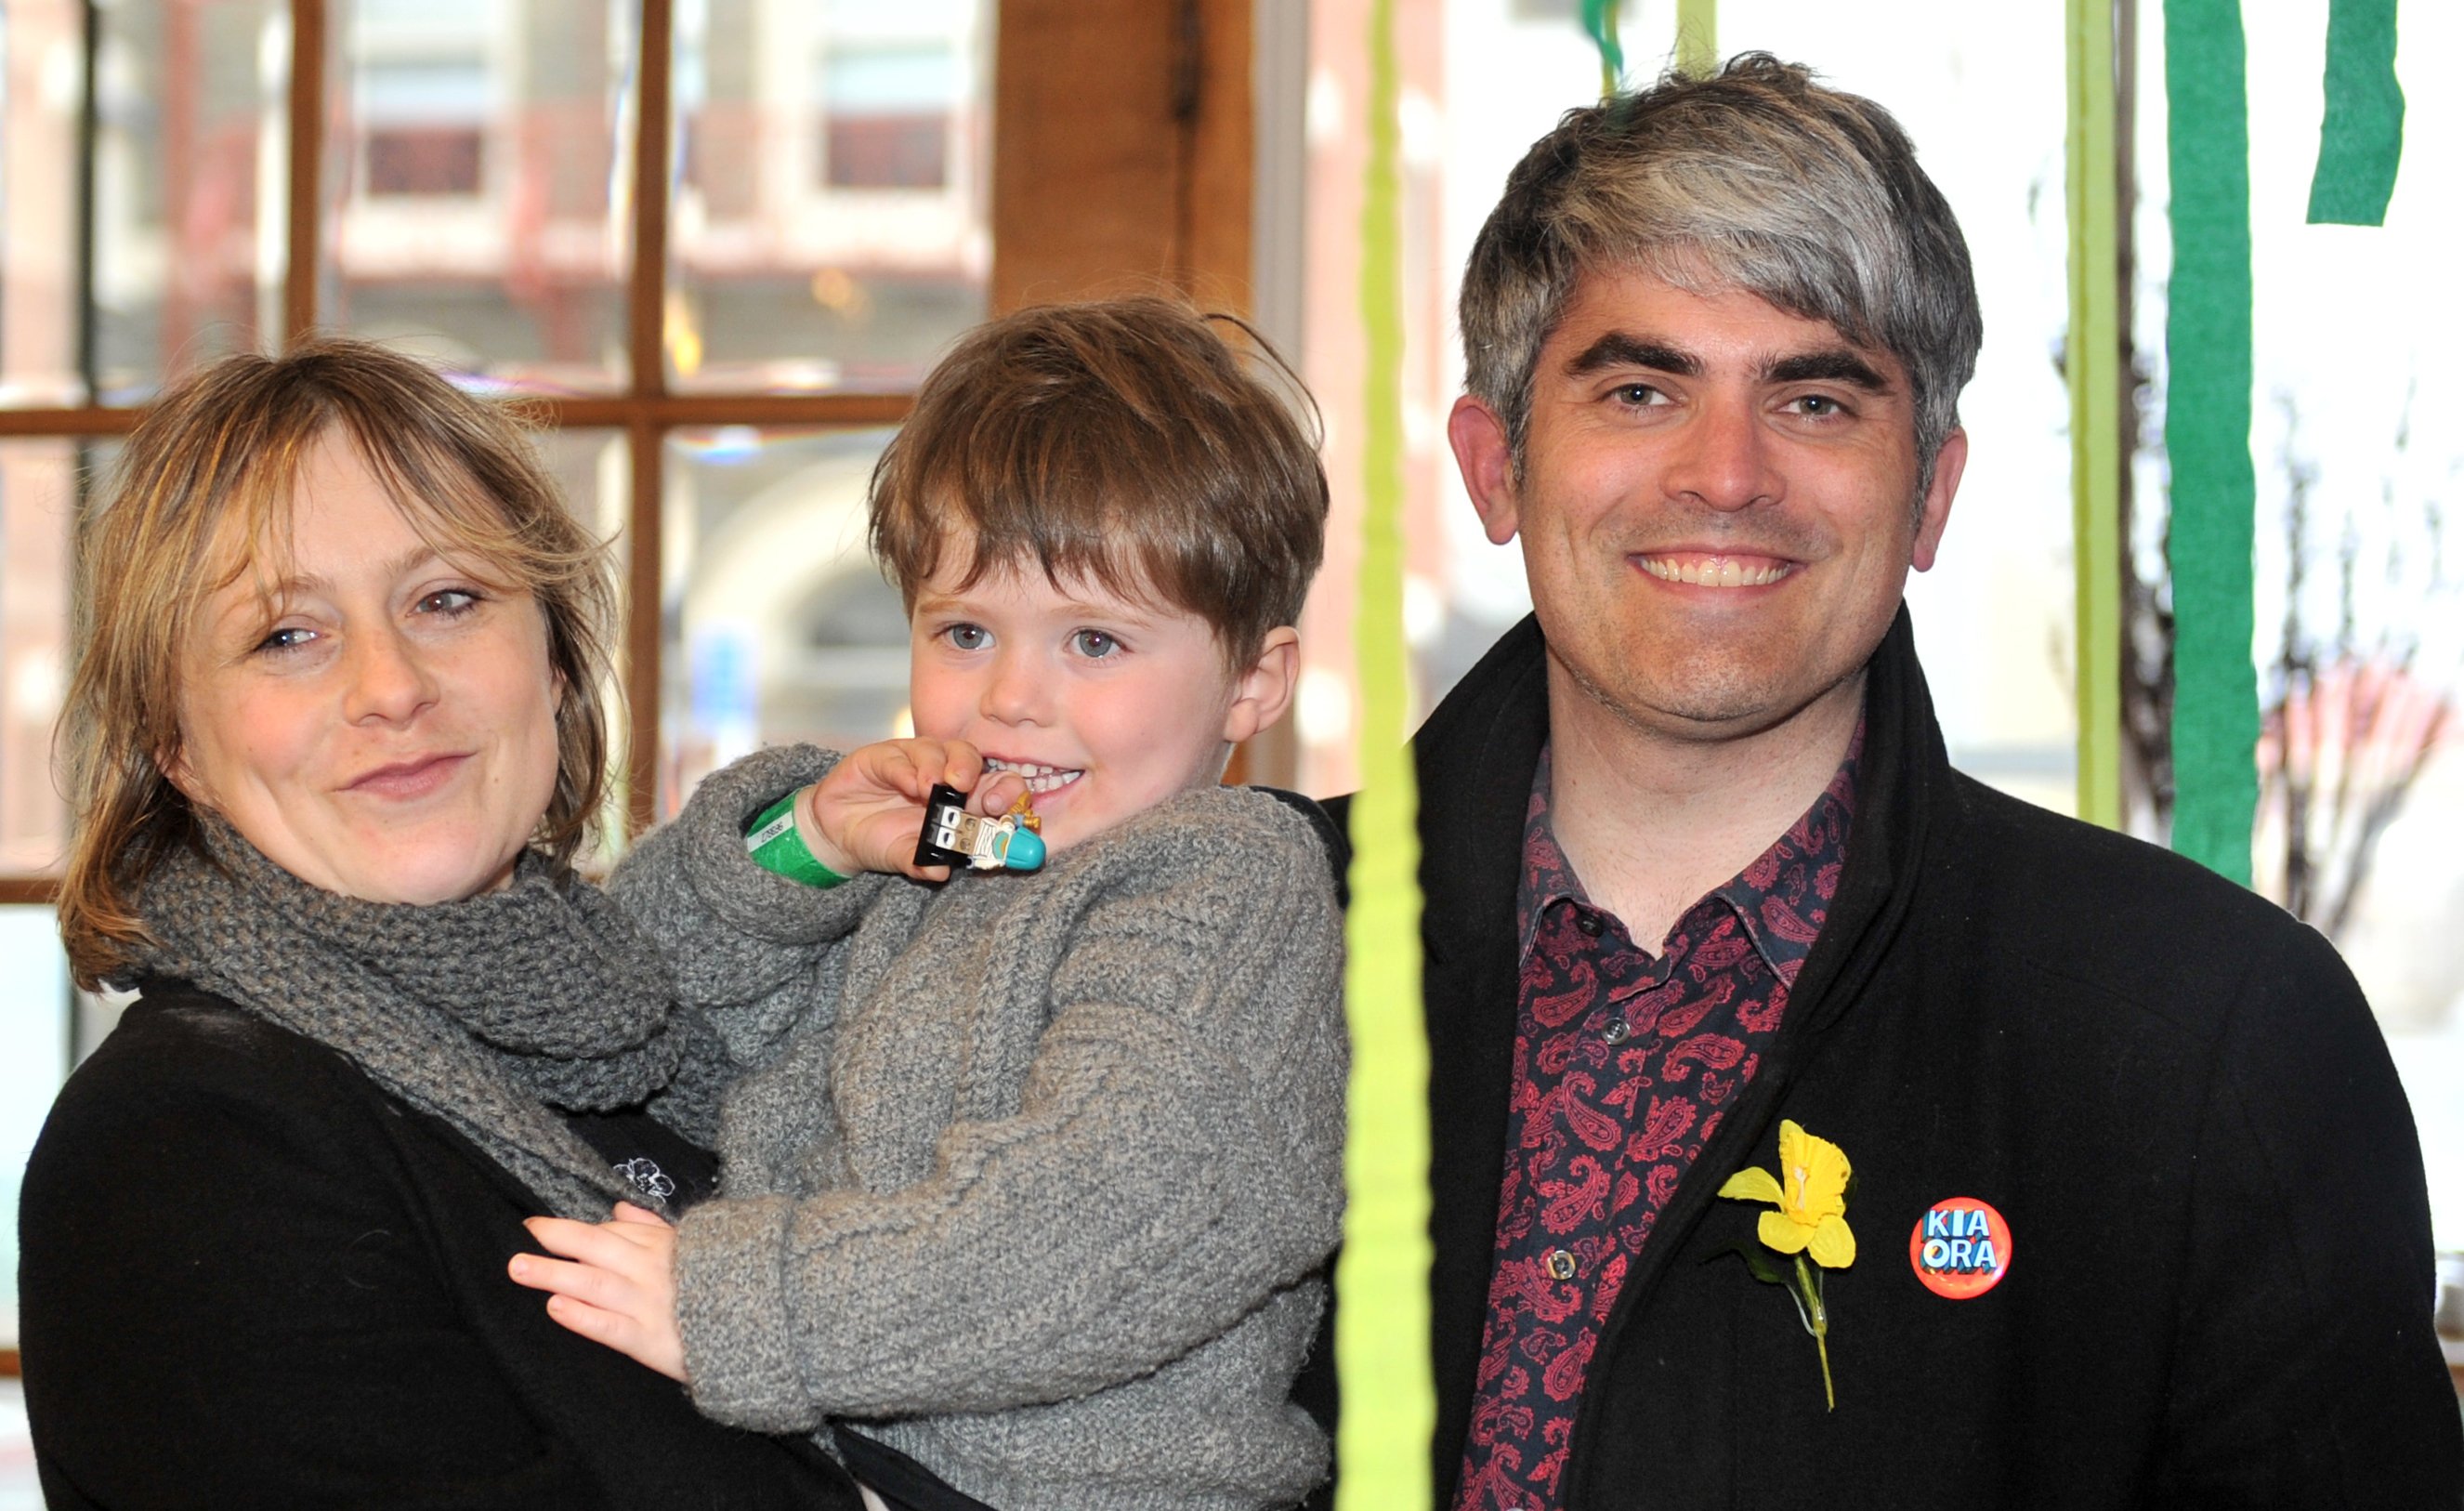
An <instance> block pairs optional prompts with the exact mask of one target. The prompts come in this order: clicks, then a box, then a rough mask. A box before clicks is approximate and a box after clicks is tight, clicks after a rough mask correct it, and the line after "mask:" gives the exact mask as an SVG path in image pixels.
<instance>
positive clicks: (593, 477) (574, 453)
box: [539, 430, 632, 870]
mask: <svg viewBox="0 0 2464 1511" xmlns="http://www.w3.org/2000/svg"><path fill="white" fill-rule="evenodd" d="M539 449H540V454H541V456H542V459H543V460H544V461H545V462H546V463H547V467H548V470H549V471H550V472H551V473H553V474H554V475H555V477H556V482H557V488H558V490H559V491H560V492H561V493H562V494H563V495H564V500H565V503H566V505H567V506H568V507H569V508H571V509H572V510H573V512H574V514H575V515H576V516H577V517H578V518H579V519H581V521H582V522H583V523H584V524H587V525H588V526H590V528H591V530H592V532H593V533H595V534H596V535H597V536H598V537H599V538H600V539H601V540H603V541H605V542H607V543H609V548H610V550H611V552H612V553H613V555H614V558H615V560H614V561H613V563H612V564H611V569H612V570H613V571H614V572H615V574H616V581H617V583H618V584H619V585H620V588H621V585H622V584H623V583H625V582H626V581H627V577H626V571H627V560H628V558H629V557H630V556H631V554H632V553H631V544H632V541H631V538H630V537H629V536H628V535H627V534H626V532H625V522H626V515H627V510H628V509H629V507H630V504H631V500H632V480H631V479H632V467H631V460H632V453H631V451H630V449H629V448H628V447H627V445H626V441H625V433H624V432H622V431H604V430H572V431H550V432H547V433H545V434H543V435H542V436H541V437H540V439H539ZM615 634H616V638H615V641H614V643H613V644H611V645H609V646H608V648H607V650H608V680H607V682H606V684H605V686H604V687H602V688H601V689H600V700H599V702H600V707H601V708H603V709H604V710H605V712H606V716H607V740H608V745H607V752H608V759H607V789H606V793H605V801H604V802H603V803H602V805H601V808H600V820H601V823H600V829H601V835H602V838H603V840H605V841H606V844H605V848H604V849H603V852H602V853H601V854H600V855H595V856H594V855H584V856H583V865H585V866H586V867H589V868H591V869H593V870H596V869H598V868H599V867H600V866H601V865H602V864H613V863H614V860H615V858H616V856H617V855H620V854H622V844H621V842H622V840H623V837H624V833H625V791H626V786H625V771H626V764H625V749H626V744H627V740H628V739H629V738H630V737H631V731H630V729H629V728H628V727H627V719H626V702H625V694H624V688H625V629H624V627H623V625H622V624H621V623H620V624H619V625H618V626H617V627H616V631H615Z"/></svg>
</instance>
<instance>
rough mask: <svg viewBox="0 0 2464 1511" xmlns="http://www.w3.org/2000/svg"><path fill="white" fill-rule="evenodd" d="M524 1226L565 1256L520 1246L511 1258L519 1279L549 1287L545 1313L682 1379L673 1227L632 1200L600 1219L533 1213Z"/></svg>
mask: <svg viewBox="0 0 2464 1511" xmlns="http://www.w3.org/2000/svg"><path fill="white" fill-rule="evenodd" d="M522 1226H523V1227H525V1228H528V1229H529V1230H530V1231H531V1237H532V1238H533V1239H535V1240H537V1241H538V1243H539V1247H540V1248H542V1249H545V1250H546V1251H547V1252H548V1253H550V1254H557V1255H563V1256H564V1258H563V1259H542V1258H540V1257H539V1255H535V1254H517V1255H514V1258H513V1263H512V1264H511V1265H510V1266H508V1269H509V1270H510V1271H511V1273H512V1275H513V1278H514V1279H515V1281H516V1282H517V1283H518V1284H522V1285H527V1286H529V1287H530V1288H531V1289H532V1290H535V1291H546V1292H548V1293H549V1295H548V1299H547V1315H548V1316H549V1317H550V1318H551V1319H553V1320H554V1321H555V1322H556V1323H557V1324H558V1325H559V1326H561V1327H563V1328H566V1329H567V1330H569V1331H572V1332H577V1333H580V1334H581V1335H582V1336H583V1337H584V1338H587V1339H589V1340H590V1341H591V1342H592V1343H597V1344H606V1345H607V1346H608V1347H610V1348H613V1349H615V1350H616V1351H617V1352H618V1353H620V1354H623V1355H625V1356H626V1357H627V1358H628V1359H631V1360H633V1361H634V1362H635V1363H637V1364H645V1365H648V1366H649V1367H651V1368H653V1369H656V1370H657V1371H659V1373H661V1374H663V1375H666V1376H667V1377H668V1378H669V1379H671V1380H679V1381H680V1380H682V1379H684V1377H685V1341H684V1336H683V1334H682V1333H680V1332H679V1331H678V1330H677V1328H676V1231H675V1230H674V1229H673V1228H671V1227H669V1226H668V1224H667V1223H666V1221H665V1220H663V1219H662V1218H661V1217H660V1216H659V1215H658V1213H656V1212H653V1211H646V1210H645V1209H643V1208H640V1207H636V1206H634V1205H633V1204H632V1203H631V1202H618V1203H617V1204H616V1215H615V1216H614V1217H613V1218H611V1219H609V1220H608V1221H606V1222H603V1223H598V1224H591V1223H586V1222H573V1221H570V1220H568V1219H566V1218H562V1217H532V1218H529V1219H527V1220H525V1221H524V1222H523V1224H522ZM567 1261H570V1262H567Z"/></svg>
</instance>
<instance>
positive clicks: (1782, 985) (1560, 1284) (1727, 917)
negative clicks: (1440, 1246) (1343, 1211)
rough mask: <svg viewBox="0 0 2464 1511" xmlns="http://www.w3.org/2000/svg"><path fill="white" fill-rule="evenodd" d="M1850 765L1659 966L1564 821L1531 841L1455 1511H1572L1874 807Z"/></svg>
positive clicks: (1682, 924)
mask: <svg viewBox="0 0 2464 1511" xmlns="http://www.w3.org/2000/svg"><path fill="white" fill-rule="evenodd" d="M1863 744H1864V730H1863V729H1862V727H1861V726H1860V727H1859V730H1858V732H1857V737H1856V739H1855V740H1854V741H1852V742H1851V744H1849V747H1848V758H1847V759H1846V760H1845V761H1843V762H1841V763H1840V766H1839V769H1838V771H1837V774H1835V775H1834V776H1833V777H1832V779H1831V786H1830V787H1829V788H1828V789H1825V790H1824V792H1823V794H1822V795H1821V796H1820V797H1819V798H1816V799H1815V803H1814V806H1813V807H1812V808H1810V809H1808V810H1806V812H1805V815H1804V816H1803V817H1802V818H1800V819H1798V820H1797V821H1796V823H1795V825H1794V826H1793V828H1791V829H1790V830H1789V832H1788V833H1785V834H1783V835H1781V836H1780V837H1779V838H1778V839H1777V840H1776V841H1774V842H1773V843H1772V845H1771V848H1770V849H1769V850H1767V851H1765V852H1763V854H1762V855H1760V856H1758V857H1757V858H1756V859H1755V860H1754V862H1753V863H1752V864H1751V865H1749V866H1748V867H1746V869H1745V870H1744V871H1743V872H1740V873H1739V874H1738V875H1737V877H1736V878H1734V879H1733V880H1731V881H1729V882H1728V883H1727V885H1726V886H1723V887H1720V888H1718V889H1717V890H1715V891H1713V892H1712V893H1711V894H1710V895H1709V896H1708V897H1705V899H1703V900H1701V901H1700V902H1697V903H1695V904H1694V906H1693V907H1692V908H1690V909H1688V910H1687V912H1686V914H1685V916H1684V917H1683V918H1682V919H1680V920H1679V921H1678V922H1677V926H1676V927H1675V928H1674V929H1672V930H1670V931H1669V935H1668V938H1667V940H1666V941H1665V942H1664V943H1663V944H1662V946H1661V954H1660V956H1659V958H1658V959H1654V958H1653V957H1652V956H1651V955H1649V954H1648V953H1646V952H1645V951H1644V950H1642V949H1641V948H1640V947H1639V946H1638V945H1637V944H1635V943H1634V941H1633V940H1632V939H1631V938H1629V937H1628V936H1627V934H1626V929H1625V924H1624V923H1623V922H1619V921H1618V919H1617V916H1616V915H1614V914H1611V913H1606V912H1603V911H1601V910H1600V909H1597V908H1595V907H1593V906H1592V905H1591V902H1590V900H1588V899H1587V898H1586V897H1585V896H1584V894H1583V888H1582V883H1581V881H1580V880H1578V879H1577V878H1575V876H1574V874H1573V869H1572V868H1571V867H1569V866H1568V865H1567V864H1566V857H1565V855H1564V853H1563V852H1561V851H1560V850H1559V849H1558V848H1557V840H1556V835H1555V833H1554V832H1553V831H1552V830H1551V827H1550V823H1549V756H1548V753H1547V752H1546V751H1543V752H1542V753H1541V757H1540V768H1539V770H1538V772H1537V773H1535V774H1534V776H1533V779H1532V783H1531V807H1530V812H1529V818H1528V820H1527V821H1526V825H1525V828H1524V835H1523V882H1522V887H1521V891H1520V894H1519V897H1518V904H1519V908H1520V918H1521V928H1522V937H1523V975H1522V981H1521V985H1520V990H1519V992H1518V1001H1517V1003H1516V1007H1515V1036H1514V1086H1513V1100H1512V1102H1511V1104H1510V1108H1509V1112H1508V1116H1509V1117H1510V1118H1511V1119H1512V1120H1513V1122H1512V1128H1511V1133H1512V1142H1511V1143H1510V1144H1509V1146H1508V1147H1507V1157H1506V1171H1505V1179H1504V1181H1503V1183H1502V1185H1501V1187H1500V1189H1499V1192H1498V1218H1497V1267H1496V1269H1495V1271H1494V1272H1493V1273H1492V1277H1491V1279H1490V1281H1489V1288H1488V1325H1487V1328H1486V1331H1485V1334H1484V1336H1483V1339H1482V1345H1481V1361H1480V1377H1479V1382H1478V1385H1477V1388H1476V1390H1475V1393H1474V1396H1473V1400H1472V1418H1471V1436H1470V1440H1469V1443H1468V1444H1467V1446H1466V1448H1465V1451H1464V1454H1463V1479H1462V1484H1461V1486H1460V1488H1459V1489H1458V1490H1457V1492H1456V1496H1455V1506H1456V1511H1555V1507H1556V1506H1557V1505H1558V1498H1559V1487H1560V1484H1561V1481H1562V1479H1563V1474H1564V1469H1565V1461H1566V1452H1567V1447H1568V1443H1569V1441H1570V1439H1571V1438H1572V1437H1573V1428H1574V1410H1575V1407H1576V1406H1577V1404H1578V1403H1579V1402H1580V1401H1581V1398H1582V1391H1583V1375H1584V1370H1585V1369H1586V1367H1588V1366H1589V1365H1590V1363H1591V1358H1592V1350H1593V1349H1594V1348H1595V1346H1596V1345H1597V1344H1598V1341H1599V1329H1600V1326H1601V1324H1602V1323H1603V1322H1606V1320H1607V1318H1608V1315H1609V1308H1610V1307H1612V1306H1614V1305H1615V1304H1616V1303H1617V1291H1618V1288H1619V1287H1620V1286H1621V1285H1622V1284H1623V1283H1624V1280H1625V1276H1626V1272H1627V1269H1628V1268H1629V1266H1630V1265H1631V1264H1632V1263H1633V1260H1634V1256H1635V1255H1637V1254H1639V1253H1640V1252H1641V1249H1642V1245H1643V1240H1644V1239H1646V1238H1647V1237H1649V1236H1650V1234H1651V1225H1652V1222H1653V1219H1655V1218H1656V1217H1658V1216H1659V1214H1660V1212H1661V1209H1662V1208H1664V1207H1666V1206H1667V1205H1668V1199H1669V1197H1670V1196H1672V1195H1674V1194H1675V1193H1676V1190H1677V1187H1678V1183H1679V1182H1680V1181H1681V1180H1683V1178H1684V1175H1685V1172H1686V1171H1687V1170H1688V1169H1690V1168H1691V1167H1693V1164H1694V1160H1695V1158H1696V1156H1698V1155H1700V1154H1701V1153H1702V1152H1703V1146H1704V1144H1706V1143H1708V1142H1709V1140H1710V1138H1711V1135H1712V1134H1713V1133H1714V1132H1715V1131H1717V1130H1718V1128H1719V1125H1720V1118H1721V1115H1722V1114H1723V1113H1724V1112H1726V1111H1727V1108H1728V1107H1729V1106H1730V1105H1731V1104H1732V1103H1733V1102H1734V1101H1735V1100H1736V1096H1737V1093H1738V1091H1739V1090H1740V1089H1741V1088H1742V1087H1743V1086H1744V1085H1745V1084H1746V1082H1747V1081H1749V1080H1750V1079H1752V1078H1753V1074H1754V1071H1755V1068H1756V1066H1757V1065H1758V1064H1759V1063H1760V1057H1761V1054H1762V1051H1763V1048H1764V1047H1765V1046H1766V1045H1767V1044H1768V1043H1769V1042H1770V1040H1771V1035H1772V1034H1773V1033H1776V1032H1777V1031H1778V1029H1779V1024H1780V1018H1781V1016H1782V1015H1783V1014H1784V1013H1785V1012H1786V1011H1787V1010H1788V991H1789V987H1790V985H1791V984H1793V982H1794V981H1795V980H1796V973H1797V970H1798V969H1799V967H1802V966H1803V965H1804V964H1805V957H1806V956H1807V955H1808V954H1810V953H1811V952H1812V951H1813V948H1814V942H1815V938H1816V936H1818V935H1819V934H1820V933H1821V931H1822V922H1823V919H1824V918H1825V916H1826V915H1827V914H1828V912H1829V909H1830V904H1831V899H1832V897H1833V895H1834V894H1835V893H1836V892H1837V889H1838V884H1839V867H1840V863H1841V862H1842V861H1843V860H1844V859H1845V858H1846V856H1847V853H1848V819H1849V815H1850V813H1851V811H1852V810H1853V807H1854V804H1855V801H1856V783H1857V757H1858V754H1859V749H1860V748H1861V746H1862V745H1863Z"/></svg>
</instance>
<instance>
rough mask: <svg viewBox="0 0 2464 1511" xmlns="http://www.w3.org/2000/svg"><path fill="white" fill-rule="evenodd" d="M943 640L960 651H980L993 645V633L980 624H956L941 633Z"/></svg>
mask: <svg viewBox="0 0 2464 1511" xmlns="http://www.w3.org/2000/svg"><path fill="white" fill-rule="evenodd" d="M941 638H943V639H945V640H947V641H949V642H950V645H951V647H952V649H954V650H959V651H980V650H982V649H983V648H984V647H985V646H988V645H990V644H992V643H993V637H992V633H991V632H989V631H987V630H986V629H985V628H984V627H983V626H982V625H979V624H954V625H952V626H950V627H949V628H948V629H946V630H943V631H942V632H941Z"/></svg>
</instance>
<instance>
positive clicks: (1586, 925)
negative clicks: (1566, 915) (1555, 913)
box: [1574, 913, 1600, 939]
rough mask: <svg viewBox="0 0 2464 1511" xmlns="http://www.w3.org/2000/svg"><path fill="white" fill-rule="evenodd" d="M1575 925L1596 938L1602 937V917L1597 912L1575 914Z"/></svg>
mask: <svg viewBox="0 0 2464 1511" xmlns="http://www.w3.org/2000/svg"><path fill="white" fill-rule="evenodd" d="M1574 926H1575V927H1576V928H1578V929H1581V930H1582V931H1583V932H1584V933H1586V934H1589V935H1590V936H1592V938H1594V939H1597V938H1599V937H1600V917H1599V915H1598V914H1596V913H1577V914H1575V915H1574Z"/></svg>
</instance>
